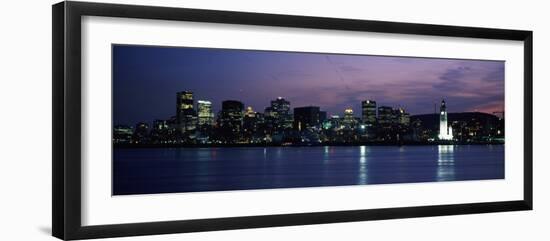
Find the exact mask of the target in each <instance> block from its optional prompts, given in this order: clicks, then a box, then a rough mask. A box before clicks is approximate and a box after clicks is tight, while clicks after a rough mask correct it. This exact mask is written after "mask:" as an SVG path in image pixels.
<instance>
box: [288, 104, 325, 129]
mask: <svg viewBox="0 0 550 241" xmlns="http://www.w3.org/2000/svg"><path fill="white" fill-rule="evenodd" d="M320 112H321V111H320V108H319V107H318V106H306V107H297V108H294V129H295V130H297V131H303V130H306V129H307V128H313V127H319V126H320V124H321V114H320Z"/></svg>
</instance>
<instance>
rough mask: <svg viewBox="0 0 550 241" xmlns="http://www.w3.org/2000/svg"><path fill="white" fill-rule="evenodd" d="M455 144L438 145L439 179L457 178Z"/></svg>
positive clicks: (449, 179)
mask: <svg viewBox="0 0 550 241" xmlns="http://www.w3.org/2000/svg"><path fill="white" fill-rule="evenodd" d="M454 148H455V146H453V145H439V146H437V149H438V152H437V181H451V180H455V156H454Z"/></svg>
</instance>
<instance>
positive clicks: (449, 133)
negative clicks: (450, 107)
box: [439, 100, 453, 140]
mask: <svg viewBox="0 0 550 241" xmlns="http://www.w3.org/2000/svg"><path fill="white" fill-rule="evenodd" d="M439 111H440V114H439V139H440V140H452V139H453V129H452V127H450V126H447V106H445V100H442V101H441V107H440V108H439Z"/></svg>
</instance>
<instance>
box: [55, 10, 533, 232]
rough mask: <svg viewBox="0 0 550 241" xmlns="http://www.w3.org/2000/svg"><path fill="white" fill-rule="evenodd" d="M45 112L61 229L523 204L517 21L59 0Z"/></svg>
mask: <svg viewBox="0 0 550 241" xmlns="http://www.w3.org/2000/svg"><path fill="white" fill-rule="evenodd" d="M53 118H54V119H53V230H52V231H53V235H54V236H55V237H58V238H61V239H86V238H101V237H117V236H132V235H148V234H165V233H178V232H198V231H211V230H225V229H241V228H259V227H274V226H285V225H306V224H320V223H331V222H348V221H366V220H380V219H395V218H413V217H426V216H440V215H456V214H471V213H486V212H500V211H519V210H530V209H532V32H531V31H524V30H505V29H489V28H474V27H458V26H441V25H429V24H414V23H396V22H382V21H367V20H352V19H335V18H322V17H306V16H290V15H274V14H262V13H244V12H227V11H214V10H197V9H183V8H169V7H153V6H135V5H118V4H103V3H85V2H70V1H65V2H61V3H58V4H56V5H54V6H53ZM472 218H475V217H472Z"/></svg>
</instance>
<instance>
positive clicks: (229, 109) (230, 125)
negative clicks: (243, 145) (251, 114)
mask: <svg viewBox="0 0 550 241" xmlns="http://www.w3.org/2000/svg"><path fill="white" fill-rule="evenodd" d="M243 111H244V105H243V103H242V102H240V101H237V100H226V101H223V102H222V110H221V112H220V116H219V119H218V122H219V123H218V125H219V127H220V129H221V135H222V139H223V140H224V141H225V142H236V141H238V139H239V138H240V136H241V132H242V130H243V118H244V112H243Z"/></svg>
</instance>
